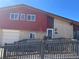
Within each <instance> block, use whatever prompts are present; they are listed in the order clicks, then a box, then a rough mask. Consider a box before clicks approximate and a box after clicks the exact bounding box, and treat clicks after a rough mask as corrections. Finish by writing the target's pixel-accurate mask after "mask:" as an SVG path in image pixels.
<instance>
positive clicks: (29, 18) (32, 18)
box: [10, 13, 36, 22]
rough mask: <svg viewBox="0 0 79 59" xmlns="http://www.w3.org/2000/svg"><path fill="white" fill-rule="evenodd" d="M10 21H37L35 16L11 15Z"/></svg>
mask: <svg viewBox="0 0 79 59" xmlns="http://www.w3.org/2000/svg"><path fill="white" fill-rule="evenodd" d="M10 20H23V21H33V22H34V21H36V15H35V14H24V13H10Z"/></svg>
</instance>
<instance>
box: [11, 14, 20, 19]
mask: <svg viewBox="0 0 79 59" xmlns="http://www.w3.org/2000/svg"><path fill="white" fill-rule="evenodd" d="M10 19H11V20H18V19H19V13H10Z"/></svg>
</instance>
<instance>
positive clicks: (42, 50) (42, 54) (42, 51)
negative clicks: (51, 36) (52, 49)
mask: <svg viewBox="0 0 79 59" xmlns="http://www.w3.org/2000/svg"><path fill="white" fill-rule="evenodd" d="M43 43H44V41H43V40H41V59H44V44H43Z"/></svg>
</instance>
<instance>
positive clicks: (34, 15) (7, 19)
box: [0, 4, 79, 44]
mask: <svg viewBox="0 0 79 59" xmlns="http://www.w3.org/2000/svg"><path fill="white" fill-rule="evenodd" d="M78 30H79V23H78V22H76V21H73V20H71V19H68V18H64V17H62V16H58V15H55V14H52V13H48V12H45V11H42V10H39V9H37V8H34V7H31V6H28V5H22V4H21V5H15V6H10V7H5V8H1V9H0V42H1V44H4V43H12V42H14V41H19V40H22V39H43V38H44V36H49V37H51V38H71V39H73V38H75V39H76V38H78V37H79V36H78V35H79V31H78Z"/></svg>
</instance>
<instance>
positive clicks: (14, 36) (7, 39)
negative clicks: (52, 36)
mask: <svg viewBox="0 0 79 59" xmlns="http://www.w3.org/2000/svg"><path fill="white" fill-rule="evenodd" d="M30 32H31V31H25V30H10V29H2V30H1V31H0V35H1V36H0V38H2V40H1V41H0V42H1V44H2V45H4V44H5V43H13V42H15V41H19V40H23V39H29V34H30ZM33 32H34V31H33ZM35 33H36V39H43V38H44V36H45V35H46V33H45V32H37V31H35Z"/></svg>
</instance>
